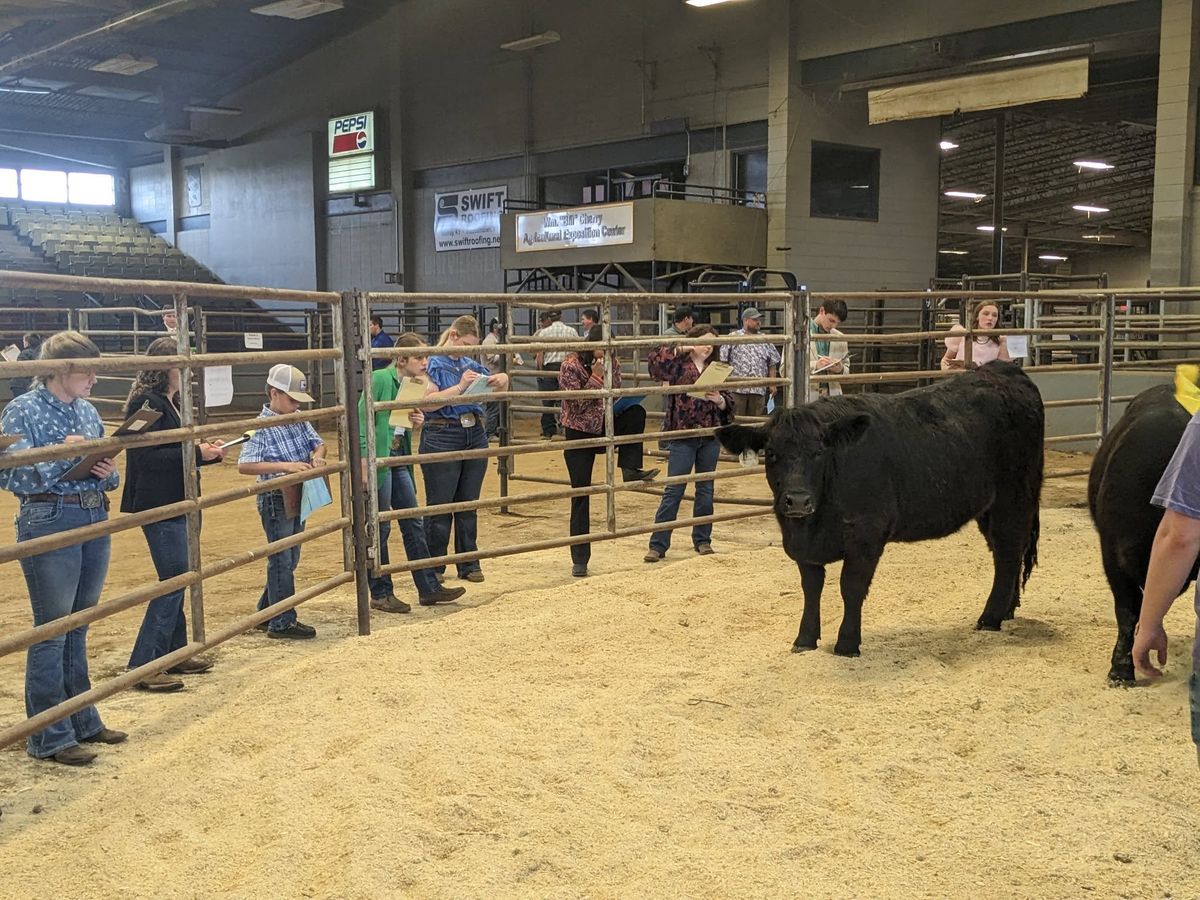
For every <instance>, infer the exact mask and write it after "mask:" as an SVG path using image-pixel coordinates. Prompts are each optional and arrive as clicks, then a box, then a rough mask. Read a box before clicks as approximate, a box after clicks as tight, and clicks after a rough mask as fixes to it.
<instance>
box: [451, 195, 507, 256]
mask: <svg viewBox="0 0 1200 900" xmlns="http://www.w3.org/2000/svg"><path fill="white" fill-rule="evenodd" d="M507 199H508V187H507V186H504V185H501V186H500V187H486V188H468V189H467V190H462V191H453V192H451V193H446V194H437V195H435V199H434V205H433V237H434V243H435V246H436V249H438V250H479V249H484V248H488V247H499V246H500V213H502V212H503V211H504V201H505V200H507Z"/></svg>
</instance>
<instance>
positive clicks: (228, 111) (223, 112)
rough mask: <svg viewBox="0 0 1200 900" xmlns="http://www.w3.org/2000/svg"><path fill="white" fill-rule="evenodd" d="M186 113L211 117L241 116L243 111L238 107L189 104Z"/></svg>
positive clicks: (185, 109) (185, 108)
mask: <svg viewBox="0 0 1200 900" xmlns="http://www.w3.org/2000/svg"><path fill="white" fill-rule="evenodd" d="M183 109H184V112H191V113H206V114H208V115H210V116H240V115H241V114H242V111H241V109H240V108H238V107H236V106H209V105H208V104H206V103H189V104H188V105H187V106H185V107H184V108H183Z"/></svg>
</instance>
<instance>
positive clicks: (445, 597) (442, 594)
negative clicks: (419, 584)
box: [417, 587, 467, 606]
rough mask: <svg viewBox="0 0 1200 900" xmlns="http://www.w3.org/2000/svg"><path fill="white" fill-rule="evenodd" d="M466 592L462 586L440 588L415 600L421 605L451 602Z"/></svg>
mask: <svg viewBox="0 0 1200 900" xmlns="http://www.w3.org/2000/svg"><path fill="white" fill-rule="evenodd" d="M466 592H467V589H466V588H464V587H456V588H442V589H441V590H440V591H438V592H437V593H436V594H425V595H424V596H422V597H418V598H417V602H418V603H420V604H421V605H422V606H433V605H435V604H438V603H453V602H454V601H455V600H457V599H458V598H459V597H461V596H462V595H463V594H465V593H466Z"/></svg>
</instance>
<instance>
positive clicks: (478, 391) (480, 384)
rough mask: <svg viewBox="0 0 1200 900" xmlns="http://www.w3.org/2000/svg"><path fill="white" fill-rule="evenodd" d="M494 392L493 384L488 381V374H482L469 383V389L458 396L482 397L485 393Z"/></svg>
mask: <svg viewBox="0 0 1200 900" xmlns="http://www.w3.org/2000/svg"><path fill="white" fill-rule="evenodd" d="M490 393H492V386H491V385H490V384H488V383H487V376H485V375H480V376H479V377H478V378H476V379H475V380H474V381H472V382H471V383H470V384H468V385H467V389H466V390H465V391H463V392H462V393H461V394H459V395H458V396H460V397H482V396H484V395H485V394H490Z"/></svg>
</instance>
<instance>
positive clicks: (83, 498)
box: [19, 491, 109, 509]
mask: <svg viewBox="0 0 1200 900" xmlns="http://www.w3.org/2000/svg"><path fill="white" fill-rule="evenodd" d="M19 499H20V501H21V505H22V506H24V505H25V504H26V503H54V502H55V501H58V500H61V501H62V502H63V503H65V504H66V505H67V506H78V507H80V508H82V509H100V507H104V508H105V509H108V507H109V503H108V494H105V493H103V492H101V491H87V492H85V493H82V494H20V495H19Z"/></svg>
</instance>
